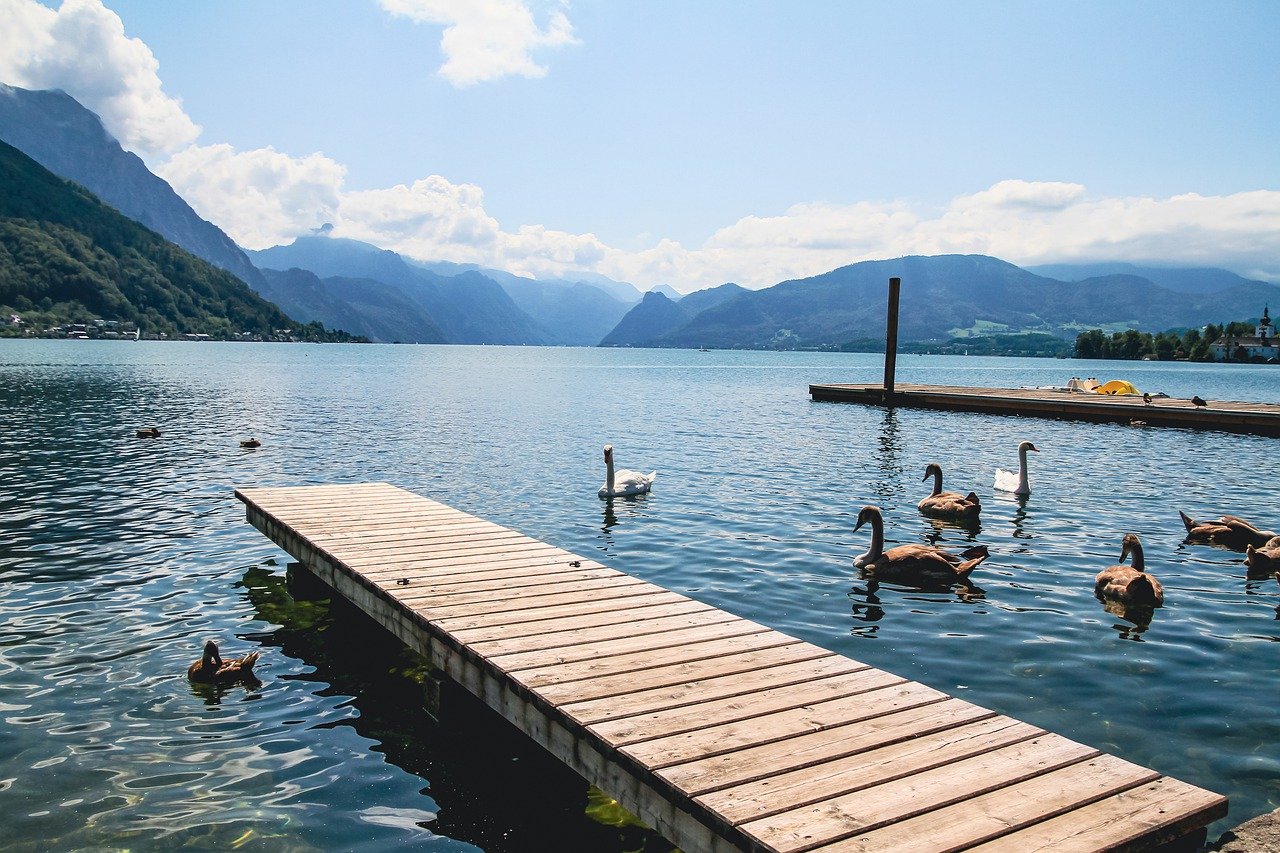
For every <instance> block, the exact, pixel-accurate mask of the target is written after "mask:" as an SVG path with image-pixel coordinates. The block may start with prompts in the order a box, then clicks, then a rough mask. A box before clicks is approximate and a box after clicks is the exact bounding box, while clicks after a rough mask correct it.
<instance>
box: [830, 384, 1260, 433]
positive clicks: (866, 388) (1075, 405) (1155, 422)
mask: <svg viewBox="0 0 1280 853" xmlns="http://www.w3.org/2000/svg"><path fill="white" fill-rule="evenodd" d="M809 395H810V396H811V397H812V398H813V399H814V400H818V401H823V402H831V403H866V404H871V405H884V404H885V393H884V387H883V386H881V385H867V384H856V385H810V386H809ZM892 404H893V405H895V406H908V407H914V408H923V409H944V410H948V411H959V412H985V413H988V414H1001V415H1029V416H1033V417H1044V418H1063V419H1067V420H1080V421H1094V422H1098V423H1123V424H1128V423H1130V422H1132V421H1142V422H1143V423H1145V424H1146V425H1147V426H1153V427H1155V426H1176V427H1186V428H1189V429H1212V430H1223V431H1226V432H1237V433H1250V434H1253V435H1268V436H1280V406H1275V405H1269V404H1267V403H1235V402H1229V401H1222V400H1210V401H1209V405H1208V406H1207V407H1204V408H1201V407H1198V406H1193V405H1192V404H1191V401H1190V400H1183V399H1180V398H1176V397H1156V398H1154V399H1153V400H1152V401H1151V403H1150V405H1148V404H1146V403H1144V402H1143V400H1142V398H1141V397H1127V396H1114V397H1113V396H1109V395H1106V394H1080V393H1070V392H1067V391H1059V390H1052V389H1041V388H969V387H964V386H957V385H901V384H900V385H897V386H895V388H894V393H893V400H892Z"/></svg>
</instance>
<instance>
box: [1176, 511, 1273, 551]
mask: <svg viewBox="0 0 1280 853" xmlns="http://www.w3.org/2000/svg"><path fill="white" fill-rule="evenodd" d="M1178 515H1180V516H1182V523H1183V524H1184V525H1186V527H1187V541H1188V542H1207V543H1209V544H1210V545H1222V546H1224V547H1227V548H1230V549H1231V550H1232V551H1243V550H1244V549H1245V547H1246V546H1249V545H1252V546H1253V547H1255V548H1261V547H1262V546H1264V545H1266V544H1267V542H1268V541H1269V540H1270V539H1271V538H1272V537H1274V536H1275V534H1274V533H1272V532H1271V531H1263V530H1259V529H1258V528H1256V527H1254V526H1253V525H1252V524H1250V523H1249V522H1247V521H1245V520H1244V519H1243V518H1239V517H1237V516H1234V515H1224V516H1221V517H1220V518H1217V519H1215V520H1214V521H1195V520H1194V519H1192V518H1191V516H1189V515H1187V514H1186V513H1185V512H1181V511H1179V512H1178Z"/></svg>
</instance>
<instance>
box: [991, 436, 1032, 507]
mask: <svg viewBox="0 0 1280 853" xmlns="http://www.w3.org/2000/svg"><path fill="white" fill-rule="evenodd" d="M1028 450H1034V451H1035V452H1036V453H1039V452H1040V450H1039V449H1038V448H1037V447H1036V446H1035V445H1034V444H1032V443H1031V442H1029V441H1024V442H1022V443H1021V444H1019V445H1018V473H1016V474H1015V473H1013V472H1012V471H1005V470H1003V469H1001V468H997V469H996V488H997V489H998V490H999V491H1002V492H1013V493H1014V494H1015V495H1029V494H1031V484H1030V483H1028V482H1027V451H1028Z"/></svg>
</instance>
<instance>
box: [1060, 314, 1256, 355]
mask: <svg viewBox="0 0 1280 853" xmlns="http://www.w3.org/2000/svg"><path fill="white" fill-rule="evenodd" d="M1253 332H1254V324H1253V323H1248V322H1234V323H1228V324H1227V325H1226V326H1216V325H1214V324H1213V323H1210V324H1209V325H1207V326H1205V327H1204V329H1203V330H1200V329H1170V330H1169V331H1165V332H1156V333H1155V334H1154V335H1153V334H1151V333H1150V332H1139V331H1137V330H1136V329H1128V330H1126V331H1123V332H1115V333H1113V334H1111V335H1107V334H1106V333H1104V332H1103V331H1102V330H1101V329H1090V330H1089V331H1087V332H1081V333H1080V334H1079V335H1077V336H1076V350H1075V355H1076V358H1111V359H1128V360H1138V359H1144V358H1145V359H1154V360H1156V361H1173V360H1174V359H1187V360H1190V361H1214V360H1215V359H1214V357H1213V351H1212V350H1211V349H1210V348H1209V347H1210V345H1212V344H1213V342H1214V341H1216V340H1217V339H1218V338H1220V337H1222V336H1223V335H1232V336H1244V335H1252V334H1253Z"/></svg>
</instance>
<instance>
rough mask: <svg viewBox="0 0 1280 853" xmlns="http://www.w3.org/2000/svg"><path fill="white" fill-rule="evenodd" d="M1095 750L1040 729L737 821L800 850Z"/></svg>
mask: <svg viewBox="0 0 1280 853" xmlns="http://www.w3.org/2000/svg"><path fill="white" fill-rule="evenodd" d="M1097 754H1098V751H1097V750H1096V749H1093V748H1092V747H1087V746H1084V745H1083V744H1079V743H1075V742H1073V741H1069V740H1067V739H1066V738H1062V737H1057V736H1056V735H1044V736H1042V737H1039V738H1035V739H1034V740H1029V741H1022V742H1020V743H1016V744H1013V745H1011V746H1006V747H1002V748H1000V749H995V750H992V751H990V752H987V753H984V754H982V755H978V756H974V757H972V758H966V759H963V760H961V761H957V762H954V763H952V764H949V765H947V766H945V767H939V768H935V769H933V770H925V771H923V772H920V773H915V774H912V775H910V776H907V777H905V778H902V779H896V780H894V781H892V782H884V783H882V784H880V785H875V786H873V787H870V788H864V789H862V790H859V791H856V792H854V793H852V794H846V795H843V796H839V797H832V798H831V799H828V800H825V801H823V802H821V803H816V804H814V805H809V806H804V807H803V808H799V809H795V810H793V811H789V812H783V813H781V814H776V815H771V816H770V817H767V818H762V819H760V820H754V821H748V822H747V823H744V824H741V829H742V830H743V831H745V832H746V833H747V834H748V835H750V836H752V837H753V838H757V839H759V840H760V841H761V842H762V843H763V844H765V845H767V846H769V847H771V848H774V849H776V850H779V851H787V853H798V851H803V850H812V849H814V848H816V847H820V846H823V845H827V844H830V843H832V842H835V841H840V840H842V839H845V838H848V837H849V836H852V835H855V834H859V833H866V832H869V831H870V830H873V829H877V828H879V827H881V826H886V825H888V824H891V823H896V822H900V821H904V820H906V819H907V818H911V817H914V816H916V815H920V814H924V813H925V812H931V811H933V810H935V809H938V808H941V807H942V806H946V805H950V804H952V803H960V802H964V801H966V800H973V799H975V798H977V797H979V796H981V795H983V794H986V793H988V792H991V791H995V790H998V789H1003V788H1007V787H1008V786H1010V785H1013V784H1014V783H1016V782H1021V781H1023V780H1024V779H1030V778H1032V777H1035V776H1040V775H1043V774H1045V773H1049V772H1051V771H1053V770H1057V769H1058V768H1061V767H1066V766H1068V765H1071V764H1076V763H1078V762H1081V761H1084V760H1087V759H1089V758H1092V757H1094V756H1096V755H1097ZM1153 775H1155V774H1153ZM925 849H931V848H927V847H926V848H925Z"/></svg>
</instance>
